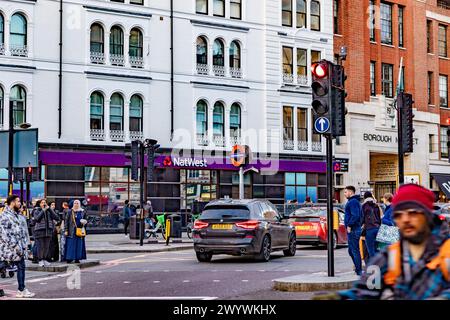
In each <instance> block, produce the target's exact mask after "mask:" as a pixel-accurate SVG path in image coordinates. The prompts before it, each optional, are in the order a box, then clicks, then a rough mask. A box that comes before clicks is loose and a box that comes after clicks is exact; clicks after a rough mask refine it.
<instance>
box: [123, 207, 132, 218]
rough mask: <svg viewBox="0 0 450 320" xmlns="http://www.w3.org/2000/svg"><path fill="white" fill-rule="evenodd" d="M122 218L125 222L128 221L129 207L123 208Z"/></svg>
mask: <svg viewBox="0 0 450 320" xmlns="http://www.w3.org/2000/svg"><path fill="white" fill-rule="evenodd" d="M123 217H124V218H125V220H128V219H130V217H131V209H130V206H125V207H123Z"/></svg>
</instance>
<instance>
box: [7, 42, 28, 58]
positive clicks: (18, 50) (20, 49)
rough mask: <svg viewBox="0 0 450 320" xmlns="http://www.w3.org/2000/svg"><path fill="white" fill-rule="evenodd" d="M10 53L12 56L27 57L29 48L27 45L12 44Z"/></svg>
mask: <svg viewBox="0 0 450 320" xmlns="http://www.w3.org/2000/svg"><path fill="white" fill-rule="evenodd" d="M9 51H10V53H11V55H12V56H18V57H27V56H28V47H27V46H26V45H16V44H12V45H10V46H9Z"/></svg>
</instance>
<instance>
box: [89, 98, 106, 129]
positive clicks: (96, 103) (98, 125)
mask: <svg viewBox="0 0 450 320" xmlns="http://www.w3.org/2000/svg"><path fill="white" fill-rule="evenodd" d="M103 129H104V99H103V95H102V94H101V93H100V92H94V93H93V94H92V95H91V130H103Z"/></svg>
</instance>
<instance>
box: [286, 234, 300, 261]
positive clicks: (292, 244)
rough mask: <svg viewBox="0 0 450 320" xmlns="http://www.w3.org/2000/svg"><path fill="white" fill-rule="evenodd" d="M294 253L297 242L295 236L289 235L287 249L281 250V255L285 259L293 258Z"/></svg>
mask: <svg viewBox="0 0 450 320" xmlns="http://www.w3.org/2000/svg"><path fill="white" fill-rule="evenodd" d="M296 251H297V240H296V238H295V235H294V234H291V237H290V238H289V248H288V249H286V250H283V253H284V255H285V256H286V257H293V256H295V253H296Z"/></svg>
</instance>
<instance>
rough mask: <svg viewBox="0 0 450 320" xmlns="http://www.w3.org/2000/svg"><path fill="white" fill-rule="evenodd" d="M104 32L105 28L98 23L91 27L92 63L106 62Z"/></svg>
mask: <svg viewBox="0 0 450 320" xmlns="http://www.w3.org/2000/svg"><path fill="white" fill-rule="evenodd" d="M104 52H105V46H104V31H103V27H102V26H101V25H99V24H98V23H94V24H93V25H92V26H91V62H92V63H103V62H104Z"/></svg>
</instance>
